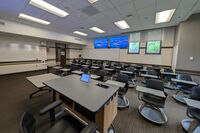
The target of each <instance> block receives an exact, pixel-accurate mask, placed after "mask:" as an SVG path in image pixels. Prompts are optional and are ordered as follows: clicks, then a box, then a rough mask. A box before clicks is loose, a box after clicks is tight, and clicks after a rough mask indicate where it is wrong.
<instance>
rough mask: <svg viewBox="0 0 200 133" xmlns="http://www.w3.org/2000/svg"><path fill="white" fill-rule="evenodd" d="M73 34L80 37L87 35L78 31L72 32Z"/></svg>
mask: <svg viewBox="0 0 200 133" xmlns="http://www.w3.org/2000/svg"><path fill="white" fill-rule="evenodd" d="M73 33H74V34H78V35H81V36H87V35H88V34H86V33H83V32H80V31H74V32H73Z"/></svg>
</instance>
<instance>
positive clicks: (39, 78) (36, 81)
mask: <svg viewBox="0 0 200 133" xmlns="http://www.w3.org/2000/svg"><path fill="white" fill-rule="evenodd" d="M56 78H60V76H58V75H55V74H53V73H48V74H41V75H36V76H30V77H26V79H27V80H28V81H29V82H31V83H32V84H33V85H34V86H35V87H37V89H38V90H37V91H35V92H33V93H31V94H30V96H29V98H32V97H33V95H35V94H37V93H38V92H40V91H47V90H48V91H49V89H43V88H44V87H45V85H44V84H43V82H45V81H49V80H52V79H56Z"/></svg>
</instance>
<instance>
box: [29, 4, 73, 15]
mask: <svg viewBox="0 0 200 133" xmlns="http://www.w3.org/2000/svg"><path fill="white" fill-rule="evenodd" d="M29 4H31V5H33V6H36V7H38V8H40V9H43V10H45V11H47V12H50V13H52V14H54V15H57V16H59V17H65V16H67V15H69V13H67V12H65V11H63V10H61V9H59V8H57V7H55V6H53V5H51V4H49V3H47V2H45V1H43V0H31V1H30V2H29Z"/></svg>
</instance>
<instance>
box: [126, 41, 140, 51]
mask: <svg viewBox="0 0 200 133" xmlns="http://www.w3.org/2000/svg"><path fill="white" fill-rule="evenodd" d="M128 53H129V54H139V53H140V42H130V43H129V48H128Z"/></svg>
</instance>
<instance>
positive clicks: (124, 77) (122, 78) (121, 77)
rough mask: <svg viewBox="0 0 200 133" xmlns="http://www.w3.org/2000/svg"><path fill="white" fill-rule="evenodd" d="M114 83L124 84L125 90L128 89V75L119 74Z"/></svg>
mask: <svg viewBox="0 0 200 133" xmlns="http://www.w3.org/2000/svg"><path fill="white" fill-rule="evenodd" d="M116 81H119V82H123V83H125V84H126V85H125V88H128V75H127V74H119V75H118V76H117V79H116Z"/></svg>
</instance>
